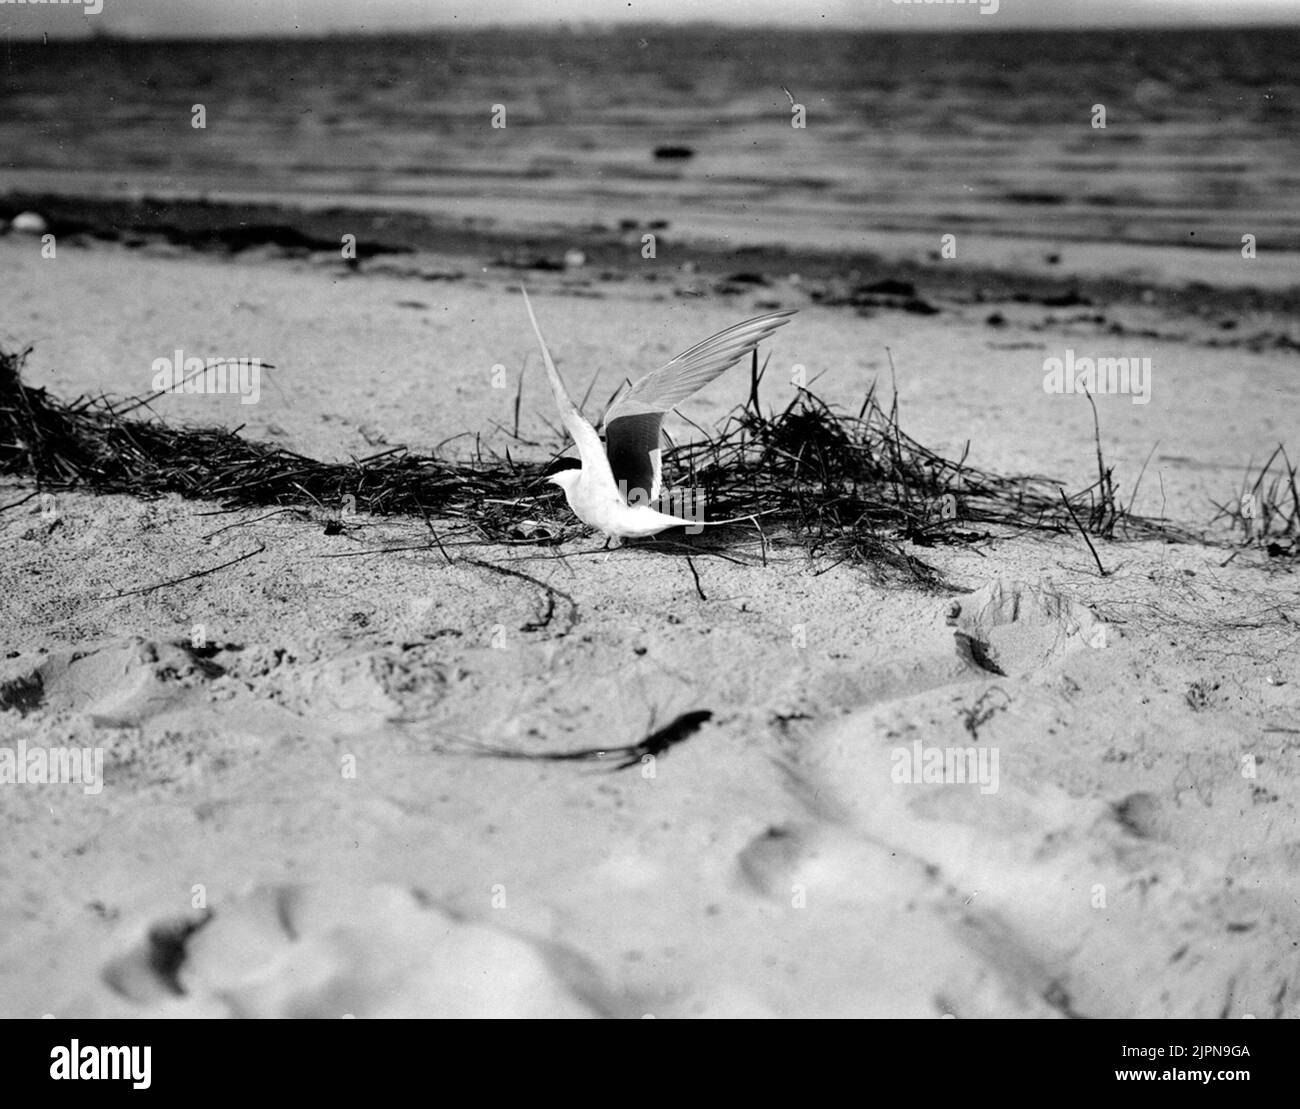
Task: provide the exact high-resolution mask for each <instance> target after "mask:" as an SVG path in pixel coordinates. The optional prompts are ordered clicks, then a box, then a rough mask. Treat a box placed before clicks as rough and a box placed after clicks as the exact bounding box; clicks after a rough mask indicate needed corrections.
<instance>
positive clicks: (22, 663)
mask: <svg viewBox="0 0 1300 1109" xmlns="http://www.w3.org/2000/svg"><path fill="white" fill-rule="evenodd" d="M216 653H217V650H216V648H203V649H200V648H196V647H192V646H190V645H189V644H187V643H184V642H157V641H154V640H149V639H143V638H141V637H139V636H133V637H131V638H129V639H115V640H110V641H108V642H104V643H96V644H90V645H87V646H85V647H80V648H78V649H76V650H63V651H56V652H53V653H51V654H49V655H45V656H41V657H40V659H39V661H36V662H33V660H32V659H30V658H22V657H20V658H18V659H16V660H14V661H13V662H11V663H10V664H9V665H8V666H7V667H6V669H5V672H4V673H0V709H5V708H8V709H11V710H16V711H18V712H21V713H23V714H24V715H27V714H28V713H34V712H40V711H44V712H55V713H58V712H73V713H81V714H84V715H85V716H87V717H88V718H89V719H90V721H91V723H93V724H95V725H97V726H102V727H108V728H114V727H133V726H135V725H138V724H140V723H141V722H142V721H143V720H145V719H147V718H148V717H151V716H156V715H158V714H159V713H162V712H164V711H167V710H169V709H171V708H174V707H176V706H177V705H179V704H180V703H182V702H183V701H185V700H186V699H187V698H189V697H191V696H193V695H194V691H195V690H196V688H197V687H199V686H201V685H202V684H203V683H204V682H206V681H209V680H210V679H212V678H215V677H219V676H220V675H221V674H222V673H224V670H223V668H222V666H221V665H220V664H219V663H217V662H216V661H214V660H213V658H212V656H213V655H215V654H216Z"/></svg>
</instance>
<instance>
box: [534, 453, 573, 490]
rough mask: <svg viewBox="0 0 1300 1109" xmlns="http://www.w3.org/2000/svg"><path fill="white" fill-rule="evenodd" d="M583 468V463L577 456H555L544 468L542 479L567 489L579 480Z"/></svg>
mask: <svg viewBox="0 0 1300 1109" xmlns="http://www.w3.org/2000/svg"><path fill="white" fill-rule="evenodd" d="M581 470H582V463H581V462H580V461H579V460H578V459H576V458H553V459H551V461H550V462H549V463H548V464H547V466H546V468H545V469H544V470H542V479H543V480H544V481H549V482H550V483H551V484H552V485H558V486H559V487H560V488H561V489H566V488H568V486H569V485H570V484H571V483H572V482H574V481H576V480H577V477H578V473H579V472H580V471H581ZM564 475H568V476H564Z"/></svg>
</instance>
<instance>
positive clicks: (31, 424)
mask: <svg viewBox="0 0 1300 1109" xmlns="http://www.w3.org/2000/svg"><path fill="white" fill-rule="evenodd" d="M28 353H29V351H23V352H21V353H13V354H9V353H3V352H0V473H3V474H10V475H16V476H21V477H24V478H29V479H32V480H34V481H35V483H36V485H37V489H38V490H39V491H51V490H71V489H81V490H88V491H91V492H95V493H119V494H130V495H134V496H141V497H156V496H160V495H163V494H167V493H177V494H180V495H182V496H185V497H192V498H199V499H206V500H211V501H216V502H219V503H220V504H221V505H223V506H224V507H225V508H227V509H230V510H234V509H239V508H248V507H260V506H267V505H276V506H297V507H304V508H308V507H313V506H314V507H316V508H318V509H321V510H323V511H324V512H325V513H327V514H330V515H333V516H334V517H335V518H337V515H338V512H339V506H341V505H344V504H353V502H352V501H351V500H350V498H355V502H354V506H355V510H356V511H357V512H358V513H366V514H370V515H374V516H411V517H415V518H422V519H424V520H425V521H434V520H436V521H439V522H442V523H445V524H447V525H448V526H449V527H450V528H457V527H460V528H461V529H463V531H462V533H463V537H464V538H465V539H466V541H469V542H490V543H502V544H510V545H519V544H520V543H521V542H525V543H527V542H540V543H546V542H556V541H557V537H559V536H562V535H563V531H564V525H565V523H566V522H568V520H569V515H568V510H567V508H566V506H565V505H564V502H563V500H562V498H561V496H560V494H559V492H558V490H552V489H551V488H550V487H549V486H546V485H544V484H543V483H542V481H541V478H542V476H543V472H544V471H545V469H546V463H545V462H531V461H519V460H516V459H513V458H512V457H511V456H510V453H509V451H507V452H506V454H505V455H504V457H503V456H500V455H497V454H495V453H490V454H485V453H484V452H482V450H480V452H479V454H478V456H477V457H474V458H469V459H462V458H442V457H438V456H436V455H430V456H423V455H417V454H413V453H411V452H409V451H407V450H406V449H405V448H403V447H396V448H392V449H390V450H386V451H384V452H382V453H380V454H376V455H373V456H371V457H368V458H364V459H354V460H351V461H348V462H322V461H319V460H317V459H313V458H308V457H306V456H304V455H301V454H296V453H294V452H292V451H288V450H284V449H282V448H280V447H276V446H272V445H269V444H263V443H257V442H252V441H250V440H247V439H244V438H242V437H241V436H240V435H239V434H238V433H237V432H234V431H228V430H225V429H221V428H205V427H198V428H196V427H172V426H169V425H167V424H165V423H163V422H162V421H160V420H157V419H149V418H146V417H143V416H142V415H141V413H142V412H143V411H144V410H146V408H147V405H148V404H149V403H150V401H152V400H153V399H154V397H153V396H150V397H144V398H132V399H126V400H112V399H109V398H105V397H100V398H87V397H81V398H78V399H77V400H75V401H72V402H71V403H68V402H64V401H61V400H59V399H58V398H56V397H53V396H51V395H50V394H49V393H48V392H47V391H46V390H44V389H36V388H32V387H30V386H27V385H25V384H23V382H22V379H21V370H22V366H23V362H24V360H25V358H26V356H27V354H28ZM762 376H763V374H762V371H761V370H760V369H759V367H758V362H757V356H755V359H754V363H753V367H752V371H751V391H750V397H749V400H748V402H747V403H746V404H745V405H743V406H741V407H739V408H738V409H737V410H736V411H735V412H733V413H732V414H731V416H729V417H728V418H727V419H726V420H725V421H724V422H723V424H722V425H721V427H719V428H718V429H717V431H716V432H715V433H714V434H712V435H709V436H708V437H707V438H705V439H703V440H701V441H699V442H695V443H690V444H685V445H681V446H674V447H672V448H670V449H668V450H665V452H664V456H663V461H664V472H665V476H666V478H668V479H670V482H671V484H672V485H673V486H674V487H675V488H676V489H678V490H681V489H688V490H691V491H692V492H693V493H695V494H697V495H698V494H702V495H703V497H704V503H705V505H707V508H708V514H707V516H706V519H726V518H731V517H743V516H749V515H750V514H753V515H754V516H755V517H756V519H754V520H751V521H747V522H741V523H737V524H734V525H729V526H727V527H725V528H710V529H708V531H707V532H706V533H705V534H704V535H698V536H694V537H689V539H688V540H683V541H682V542H681V543H676V542H673V543H660V544H658V545H657V549H661V550H663V551H664V552H665V553H668V552H670V551H671V549H672V548H674V547H675V548H677V549H679V550H685V551H686V552H687V553H688V554H689V553H691V552H696V553H698V552H699V551H701V550H708V551H722V550H732V551H734V550H735V549H736V541H737V539H738V537H740V536H741V535H742V534H748V536H750V537H752V538H753V539H754V540H755V541H756V542H757V543H758V544H759V545H760V549H761V551H762V552H763V554H764V556H765V555H766V552H767V550H768V548H769V546H773V545H774V546H783V547H799V548H803V549H804V550H806V551H807V552H808V553H809V555H810V556H812V557H816V558H818V559H819V560H829V561H831V562H833V563H839V562H846V561H847V562H852V563H857V564H860V565H863V566H866V567H868V568H870V569H873V570H875V571H878V572H881V573H884V574H887V575H889V576H901V577H903V578H905V579H909V580H911V581H913V582H915V583H917V584H920V585H924V586H931V587H934V586H938V585H940V584H942V583H941V581H940V578H939V575H938V573H937V571H935V570H934V569H933V568H932V567H931V566H929V565H928V564H927V563H925V562H924V561H923V560H922V559H921V558H919V557H917V555H916V554H914V553H912V550H913V549H915V548H917V547H920V548H924V547H927V546H933V545H935V544H940V543H948V544H962V543H973V542H982V541H985V540H988V539H990V538H995V537H996V536H997V535H998V534H1003V535H1005V534H1014V533H1023V532H1066V531H1070V530H1074V529H1076V528H1084V529H1086V531H1087V532H1089V533H1091V534H1093V535H1096V536H1098V537H1101V538H1105V539H1120V538H1136V539H1150V538H1159V539H1165V540H1174V541H1176V540H1191V539H1194V538H1196V537H1195V536H1193V535H1191V534H1190V533H1187V532H1184V531H1182V530H1181V529H1179V528H1177V527H1176V526H1174V525H1171V524H1169V523H1168V522H1166V521H1160V520H1151V519H1146V518H1143V517H1138V516H1133V515H1131V514H1129V513H1128V512H1126V511H1125V510H1124V509H1123V508H1122V507H1121V506H1120V505H1119V504H1118V503H1117V501H1116V498H1115V493H1114V486H1113V483H1112V481H1111V474H1110V470H1109V469H1107V468H1106V467H1105V466H1104V464H1103V462H1102V459H1101V455H1100V450H1099V451H1098V470H1099V475H1098V480H1097V482H1095V483H1094V484H1093V485H1092V486H1090V487H1089V488H1087V489H1084V490H1082V491H1080V492H1078V493H1075V494H1073V495H1071V496H1070V497H1069V498H1068V499H1067V498H1066V497H1064V496H1063V493H1064V490H1063V489H1062V487H1061V485H1060V483H1059V482H1056V481H1053V480H1051V479H1048V478H1044V477H1033V476H1020V477H1004V476H1000V475H997V474H993V473H990V472H988V471H985V470H980V469H976V468H974V467H971V466H968V465H966V464H965V462H964V460H961V459H959V460H956V461H954V460H951V459H948V458H944V457H942V456H941V455H939V454H936V453H935V452H933V451H931V450H929V449H927V448H926V447H924V446H922V445H921V444H919V443H917V442H916V441H915V440H913V439H911V438H910V437H909V436H907V435H906V434H904V433H903V431H902V430H901V429H900V428H899V426H898V419H897V415H898V413H897V407H896V401H895V402H894V404H893V405H891V407H890V408H889V409H886V408H884V407H882V405H881V404H880V403H879V401H878V400H877V398H876V394H875V389H874V387H873V389H872V391H871V392H870V393H868V395H867V397H866V399H865V400H864V402H863V404H862V407H861V409H860V410H859V411H858V413H857V414H856V415H849V414H845V413H842V412H839V411H836V410H834V409H832V408H831V407H830V406H829V405H827V404H826V403H825V402H824V401H822V400H821V399H820V398H818V397H817V396H816V395H815V394H813V393H810V392H808V391H807V390H800V391H799V393H798V395H797V396H796V397H795V399H794V400H793V401H791V402H790V404H789V405H787V407H786V408H785V409H784V410H783V411H781V412H768V413H766V414H764V413H763V411H762V410H761V406H760V404H759V399H758V394H759V386H760V383H761V380H762ZM155 395H156V394H155ZM557 449H562V445H561V446H559V447H558V448H557ZM538 521H541V522H542V523H543V524H546V525H549V526H547V527H544V528H542V529H541V532H540V534H541V536H542V538H540V539H537V540H520V539H518V538H516V536H518V535H519V534H520V533H521V532H520V527H521V523H528V524H531V525H536V523H537V522H538ZM335 530H336V531H337V530H338V529H337V528H336V529H335ZM434 534H435V542H439V544H440V545H441V541H440V540H439V539H438V538H437V532H435V533H434ZM677 534H678V533H667V536H668V537H674V538H675V537H676V535H677ZM719 544H721V546H720V545H719Z"/></svg>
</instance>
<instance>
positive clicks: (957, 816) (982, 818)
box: [737, 583, 1300, 1017]
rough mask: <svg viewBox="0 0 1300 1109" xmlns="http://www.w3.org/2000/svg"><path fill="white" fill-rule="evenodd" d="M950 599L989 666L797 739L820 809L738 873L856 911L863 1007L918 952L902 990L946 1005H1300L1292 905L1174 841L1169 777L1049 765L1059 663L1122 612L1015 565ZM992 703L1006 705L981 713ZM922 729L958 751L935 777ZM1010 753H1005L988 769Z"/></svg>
mask: <svg viewBox="0 0 1300 1109" xmlns="http://www.w3.org/2000/svg"><path fill="white" fill-rule="evenodd" d="M951 617H952V618H951V620H950V623H951V624H952V625H953V626H954V628H955V632H956V634H957V636H958V649H959V651H962V650H971V651H972V654H973V657H974V659H975V661H976V662H977V663H978V670H980V671H983V675H982V682H981V681H980V680H978V679H976V678H975V676H974V675H975V673H976V668H975V667H972V668H971V675H970V676H968V678H967V680H966V682H965V684H964V685H962V684H958V685H953V686H949V687H946V688H943V689H939V690H928V691H925V692H922V693H919V694H915V695H912V696H907V697H901V698H895V699H893V700H889V701H883V702H880V703H877V704H875V705H872V706H870V707H866V708H862V709H860V710H858V711H857V712H854V713H852V714H850V715H848V716H846V717H842V718H840V719H838V720H836V721H835V722H834V723H832V724H830V725H828V726H826V727H824V728H823V729H821V730H820V731H815V732H812V733H810V734H807V735H804V736H802V737H800V742H799V743H798V744H794V745H787V751H788V758H789V765H788V767H787V769H788V771H789V778H790V782H791V784H792V786H793V787H794V792H795V793H796V795H797V796H799V797H800V798H801V800H803V801H804V802H805V804H806V805H807V807H808V810H809V819H808V820H807V821H806V822H795V823H791V824H787V825H782V826H778V827H775V828H772V829H769V830H768V831H767V832H766V833H764V834H763V835H761V836H759V837H757V838H756V839H754V840H752V841H751V842H750V843H749V845H748V846H747V847H746V848H745V849H744V850H743V851H742V852H741V854H740V857H739V859H738V865H737V875H738V879H739V881H740V882H742V883H743V885H745V886H746V887H747V888H748V889H750V890H751V892H753V893H755V894H758V895H759V896H761V897H763V898H765V899H768V901H769V903H772V904H775V903H777V902H778V901H779V900H780V899H782V898H788V897H789V891H790V890H792V889H794V890H798V891H800V896H802V897H803V898H805V900H806V903H807V905H808V906H809V909H808V910H807V911H808V912H809V913H812V912H814V911H815V910H816V911H822V912H824V913H825V914H826V915H827V917H828V918H830V917H831V916H832V915H833V914H835V913H839V914H841V916H842V921H850V922H855V923H853V924H852V925H851V926H853V927H856V928H859V929H860V930H861V932H862V935H863V941H864V943H869V944H870V945H871V947H872V949H873V951H874V952H875V954H876V956H877V959H876V964H875V969H874V970H873V972H872V973H871V974H864V975H863V976H862V977H861V979H860V980H859V981H857V982H854V983H851V984H848V983H846V985H845V988H846V989H847V990H849V991H850V992H854V991H856V994H857V1005H856V1008H857V1011H859V1012H864V1013H865V1012H871V1011H874V1010H876V1009H880V1008H882V1005H881V1003H880V1001H881V997H882V992H886V993H887V991H888V990H889V989H890V988H891V987H890V985H889V982H888V979H887V977H886V976H887V972H888V970H889V968H890V967H893V966H897V965H903V966H907V967H909V968H910V973H911V976H912V978H911V980H910V981H908V982H905V983H903V984H902V985H901V987H900V986H898V983H895V984H894V985H895V987H897V988H898V991H899V992H897V993H896V995H895V996H894V997H893V999H892V1000H891V1002H890V1006H889V1007H891V1008H893V1009H894V1010H895V1011H896V1012H897V1011H898V1010H900V1009H901V1008H903V1007H905V1006H908V1007H909V1011H914V1010H917V1009H920V1008H922V1007H923V1006H922V1002H923V1001H926V1000H928V1001H929V1005H930V1014H931V1015H942V1014H945V1013H951V1014H952V1015H956V1016H977V1015H978V1016H1017V1015H1020V1016H1037V1015H1043V1014H1044V1013H1050V1014H1055V1015H1061V1016H1088V1017H1228V1016H1238V1017H1239V1016H1243V1015H1247V1014H1249V1015H1253V1016H1257V1017H1280V1016H1295V1015H1296V1007H1297V1002H1296V998H1297V996H1300V952H1298V951H1297V949H1296V948H1295V945H1294V942H1293V940H1292V938H1291V937H1292V936H1294V934H1295V932H1296V930H1297V925H1298V924H1300V921H1298V920H1297V919H1296V915H1295V911H1294V905H1290V906H1288V905H1286V904H1285V903H1284V902H1283V900H1282V899H1281V898H1278V897H1273V896H1270V895H1269V893H1268V891H1266V890H1262V889H1243V888H1240V887H1239V886H1238V887H1234V885H1233V883H1232V881H1231V879H1226V880H1225V873H1224V870H1223V864H1222V861H1221V860H1215V859H1212V858H1210V857H1208V855H1207V854H1206V853H1204V852H1201V851H1197V850H1194V849H1189V848H1187V847H1182V848H1180V847H1178V846H1176V845H1174V844H1172V843H1170V842H1168V837H1167V836H1166V835H1165V825H1166V823H1167V814H1166V813H1165V811H1164V807H1163V806H1162V803H1161V802H1160V800H1159V799H1158V798H1156V797H1154V796H1153V795H1151V794H1150V793H1146V792H1136V793H1132V794H1129V795H1127V796H1123V797H1118V798H1114V799H1106V798H1102V797H1077V796H1071V795H1070V794H1069V793H1067V792H1066V791H1065V790H1064V789H1062V788H1059V787H1057V786H1056V785H1054V784H1053V783H1052V782H1051V779H1050V775H1049V774H1046V773H1045V772H1044V770H1043V766H1044V765H1053V764H1044V763H1043V762H1042V761H1040V757H1041V755H1042V750H1041V748H1042V747H1043V746H1044V745H1051V744H1053V743H1058V742H1060V741H1059V739H1057V738H1054V737H1055V736H1059V735H1060V734H1062V733H1061V731H1060V729H1059V727H1058V725H1059V723H1060V719H1061V714H1062V713H1063V712H1064V711H1066V710H1067V708H1068V706H1067V703H1066V702H1065V694H1064V693H1063V692H1062V691H1061V686H1060V683H1057V682H1054V681H1052V680H1048V679H1049V678H1050V673H1049V672H1052V673H1054V671H1053V667H1054V666H1056V665H1057V664H1058V663H1061V664H1064V662H1065V661H1066V660H1067V659H1068V658H1070V657H1072V656H1071V652H1073V651H1074V650H1088V649H1089V648H1092V647H1096V646H1099V645H1100V642H1101V640H1100V636H1101V634H1102V633H1099V631H1098V629H1099V628H1102V627H1103V626H1104V625H1102V624H1101V622H1100V621H1098V620H1097V619H1096V618H1095V617H1094V616H1092V614H1091V613H1089V612H1088V611H1087V610H1086V609H1084V608H1082V606H1079V605H1076V604H1073V603H1071V602H1069V601H1067V600H1065V599H1064V598H1062V597H1061V596H1060V595H1059V594H1056V593H1054V592H1053V591H1051V590H1050V589H1044V588H1042V587H1032V588H1030V587H1024V586H1014V585H1008V584H1004V583H997V584H994V585H992V586H989V587H987V588H985V589H983V590H981V591H980V592H979V593H978V594H975V595H974V596H973V597H969V598H965V599H964V600H963V601H962V603H961V606H960V611H959V612H956V613H952V614H951ZM963 637H964V640H965V643H963ZM1105 642H1107V643H1109V644H1112V645H1113V644H1116V643H1118V640H1117V639H1115V638H1114V637H1111V638H1109V639H1107V640H1106V641H1105ZM995 674H1000V675H1001V676H995ZM981 685H983V686H984V693H985V694H987V693H989V692H990V691H993V690H996V691H998V692H999V696H998V697H997V698H996V699H994V698H992V697H986V696H984V695H983V694H979V693H978V692H977V691H978V690H979V689H980V686H981ZM981 703H984V704H986V705H987V706H988V707H989V709H990V711H986V712H983V713H972V711H971V706H972V705H976V706H978V705H979V704H981ZM918 748H919V750H920V753H921V754H922V755H925V756H926V757H928V753H929V752H930V751H937V752H940V753H941V755H944V756H945V757H946V755H947V753H948V752H950V751H951V752H955V755H954V758H953V760H952V762H951V763H948V762H946V761H945V762H944V763H943V769H942V771H941V772H940V774H938V775H937V776H936V777H935V778H933V779H927V776H926V775H922V774H918V773H915V771H916V769H917V758H916V755H917V752H918ZM972 755H973V756H975V757H974V758H972V757H970V756H972ZM981 755H982V756H983V757H984V759H985V762H984V763H980V762H979V761H978V757H979V756H981ZM994 756H997V759H998V763H999V765H998V773H997V774H996V776H994V777H993V779H992V780H990V779H989V778H988V777H980V776H979V774H978V770H979V769H980V768H981V767H984V768H988V766H989V765H990V764H991V763H992V760H993V758H994ZM936 765H938V764H936ZM959 766H964V767H965V772H964V773H962V772H960V771H959V770H958V768H959ZM954 772H956V773H954ZM963 777H964V778H965V780H964V781H963V780H962V778H963ZM840 926H841V927H843V926H844V924H843V922H841V924H840ZM918 935H921V936H925V937H926V942H925V943H924V944H923V945H921V946H922V950H918V944H917V942H916V937H917V936H918Z"/></svg>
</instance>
